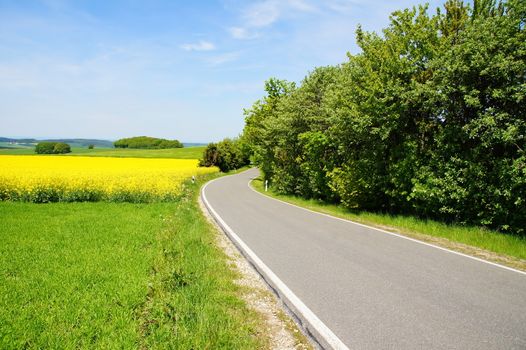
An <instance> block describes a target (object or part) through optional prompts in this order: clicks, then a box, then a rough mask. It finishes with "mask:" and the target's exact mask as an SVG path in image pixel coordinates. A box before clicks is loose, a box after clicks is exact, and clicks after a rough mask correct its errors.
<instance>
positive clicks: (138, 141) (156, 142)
mask: <svg viewBox="0 0 526 350" xmlns="http://www.w3.org/2000/svg"><path fill="white" fill-rule="evenodd" d="M113 145H114V146H115V147H116V148H141V149H165V148H182V147H183V144H182V143H181V142H179V141H178V140H166V139H159V138H155V137H148V136H137V137H129V138H124V139H120V140H117V141H115V142H114V143H113Z"/></svg>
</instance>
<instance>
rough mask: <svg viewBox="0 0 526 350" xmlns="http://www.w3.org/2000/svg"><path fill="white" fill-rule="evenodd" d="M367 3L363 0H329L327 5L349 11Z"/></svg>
mask: <svg viewBox="0 0 526 350" xmlns="http://www.w3.org/2000/svg"><path fill="white" fill-rule="evenodd" d="M366 3H367V2H364V1H363V0H328V1H326V3H325V5H326V6H327V7H328V8H329V9H331V10H333V11H336V12H340V13H349V12H352V10H354V9H356V7H357V6H363V5H364V4H366Z"/></svg>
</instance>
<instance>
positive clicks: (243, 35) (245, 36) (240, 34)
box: [228, 27, 259, 40]
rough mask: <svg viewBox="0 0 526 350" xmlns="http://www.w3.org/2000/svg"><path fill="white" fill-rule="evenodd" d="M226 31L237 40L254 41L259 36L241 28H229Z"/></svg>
mask: <svg viewBox="0 0 526 350" xmlns="http://www.w3.org/2000/svg"><path fill="white" fill-rule="evenodd" d="M228 31H229V33H230V35H232V37H233V38H234V39H239V40H249V39H255V38H257V37H258V36H259V35H258V34H257V33H251V32H250V31H249V30H248V29H246V28H243V27H230V28H228Z"/></svg>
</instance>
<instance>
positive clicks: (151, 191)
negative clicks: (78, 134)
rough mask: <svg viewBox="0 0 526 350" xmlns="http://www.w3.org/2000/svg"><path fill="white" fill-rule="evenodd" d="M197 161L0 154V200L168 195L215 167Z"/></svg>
mask: <svg viewBox="0 0 526 350" xmlns="http://www.w3.org/2000/svg"><path fill="white" fill-rule="evenodd" d="M197 164H198V161H197V160H195V159H150V158H110V157H62V156H8V155H0V196H1V197H0V199H3V200H23V201H32V202H50V201H94V200H107V201H131V202H148V201H158V200H171V199H174V198H175V197H177V196H178V195H179V194H180V192H181V185H182V183H183V182H184V181H185V180H186V179H188V178H190V177H192V176H199V175H203V174H209V173H213V172H217V171H218V170H217V168H199V167H198V166H197Z"/></svg>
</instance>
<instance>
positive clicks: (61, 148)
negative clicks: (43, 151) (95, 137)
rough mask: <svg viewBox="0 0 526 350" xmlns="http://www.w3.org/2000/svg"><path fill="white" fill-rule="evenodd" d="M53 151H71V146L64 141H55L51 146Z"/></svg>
mask: <svg viewBox="0 0 526 350" xmlns="http://www.w3.org/2000/svg"><path fill="white" fill-rule="evenodd" d="M53 153H55V154H65V153H71V147H70V146H69V145H68V144H67V143H64V142H57V143H56V144H55V146H54V147H53Z"/></svg>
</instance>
